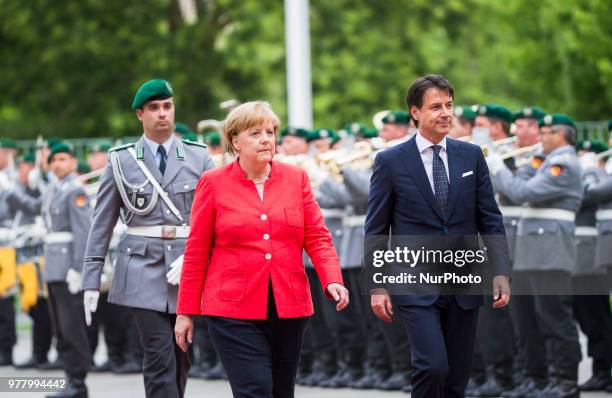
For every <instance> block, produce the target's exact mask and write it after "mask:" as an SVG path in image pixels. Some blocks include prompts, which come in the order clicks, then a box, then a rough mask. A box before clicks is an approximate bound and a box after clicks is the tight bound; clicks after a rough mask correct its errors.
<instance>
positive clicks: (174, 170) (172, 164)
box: [161, 138, 185, 188]
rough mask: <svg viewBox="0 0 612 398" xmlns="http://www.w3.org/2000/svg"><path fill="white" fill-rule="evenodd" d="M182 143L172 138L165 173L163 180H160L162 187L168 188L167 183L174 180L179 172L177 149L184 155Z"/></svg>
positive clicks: (179, 162)
mask: <svg viewBox="0 0 612 398" xmlns="http://www.w3.org/2000/svg"><path fill="white" fill-rule="evenodd" d="M182 145H183V143H182V142H181V141H180V140H179V139H178V138H174V142H173V143H172V145H170V151H169V152H168V162H167V163H166V172H165V173H164V179H163V180H162V184H161V185H162V187H164V188H165V187H166V186H168V184H169V183H171V182H172V180H174V177H176V175H177V174H178V172H179V171H180V170H181V164H182V163H183V162H182V161H180V160H178V152H177V148H178V147H179V146H181V147H180V149H181V153H185V151H184V150H183V148H182Z"/></svg>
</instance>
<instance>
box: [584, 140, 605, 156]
mask: <svg viewBox="0 0 612 398" xmlns="http://www.w3.org/2000/svg"><path fill="white" fill-rule="evenodd" d="M576 148H577V149H578V150H579V151H580V150H583V151H588V152H593V153H601V152H603V151H606V150H607V149H608V146H607V145H606V144H604V143H603V142H601V141H599V140H584V141H578V144H576Z"/></svg>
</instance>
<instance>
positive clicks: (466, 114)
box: [453, 105, 476, 120]
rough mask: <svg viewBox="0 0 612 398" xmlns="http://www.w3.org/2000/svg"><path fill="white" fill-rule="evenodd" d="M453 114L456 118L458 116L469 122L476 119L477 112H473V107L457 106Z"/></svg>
mask: <svg viewBox="0 0 612 398" xmlns="http://www.w3.org/2000/svg"><path fill="white" fill-rule="evenodd" d="M453 112H454V113H455V116H457V117H458V118H460V119H467V120H475V119H476V111H474V110H472V107H471V106H461V105H457V106H455V107H454V108H453Z"/></svg>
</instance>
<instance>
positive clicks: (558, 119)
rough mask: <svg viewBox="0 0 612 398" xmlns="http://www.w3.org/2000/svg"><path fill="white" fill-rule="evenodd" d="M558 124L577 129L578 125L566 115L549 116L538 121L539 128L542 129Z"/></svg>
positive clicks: (554, 114)
mask: <svg viewBox="0 0 612 398" xmlns="http://www.w3.org/2000/svg"><path fill="white" fill-rule="evenodd" d="M556 124H563V125H566V126H571V127H573V128H576V123H575V122H574V120H572V118H571V117H569V116H567V115H564V114H562V113H553V114H548V115H545V116H544V117H542V119H540V120H539V121H538V126H540V127H542V126H553V125H556Z"/></svg>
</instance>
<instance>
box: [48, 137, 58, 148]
mask: <svg viewBox="0 0 612 398" xmlns="http://www.w3.org/2000/svg"><path fill="white" fill-rule="evenodd" d="M61 142H62V139H61V138H57V137H51V138H49V139H47V147H49V148H51V147H53V146H55V145H57V144H59V143H61Z"/></svg>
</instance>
